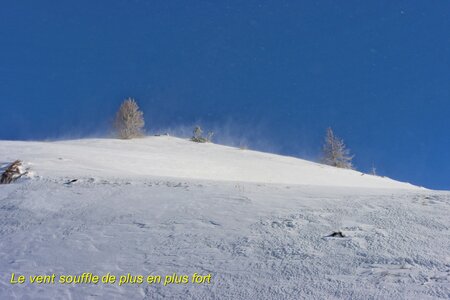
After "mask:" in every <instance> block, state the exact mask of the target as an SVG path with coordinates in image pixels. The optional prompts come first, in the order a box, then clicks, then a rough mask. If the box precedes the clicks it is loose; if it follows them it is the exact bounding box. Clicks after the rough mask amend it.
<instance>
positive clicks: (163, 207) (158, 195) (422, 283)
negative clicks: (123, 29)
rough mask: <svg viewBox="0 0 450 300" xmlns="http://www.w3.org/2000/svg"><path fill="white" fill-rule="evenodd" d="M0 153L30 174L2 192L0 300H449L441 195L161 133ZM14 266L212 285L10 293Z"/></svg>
mask: <svg viewBox="0 0 450 300" xmlns="http://www.w3.org/2000/svg"><path fill="white" fill-rule="evenodd" d="M0 157H1V159H2V161H0V165H4V164H6V163H7V162H12V161H14V160H15V159H20V160H22V161H23V162H24V165H25V167H26V168H28V169H29V172H30V174H31V175H30V176H29V177H28V178H26V179H24V178H22V179H21V180H19V181H18V182H16V183H14V184H11V185H0V236H1V239H0V255H1V257H2V259H1V261H0V270H1V273H0V274H1V276H0V299H163V298H169V299H448V298H450V252H449V249H450V193H449V192H444V191H431V190H427V189H423V188H419V187H416V186H413V185H410V184H407V183H402V182H398V181H395V180H392V179H388V178H382V177H378V176H371V175H367V174H364V175H363V174H362V173H361V172H357V171H351V170H342V169H337V168H332V167H328V166H323V165H320V164H316V163H312V162H309V161H305V160H301V159H296V158H292V157H283V156H278V155H273V154H267V153H261V152H256V151H250V150H241V149H237V148H232V147H225V146H220V145H215V144H197V143H192V142H190V141H186V140H183V139H177V138H173V137H166V136H164V137H149V138H145V139H136V140H129V141H123V140H109V139H89V140H76V141H60V142H10V141H1V142H0ZM75 179H76V181H73V182H71V181H72V180H75ZM337 231H342V233H343V234H344V237H343V238H339V237H327V236H328V235H330V234H332V233H333V232H337ZM13 272H14V273H16V274H18V275H19V274H21V275H26V276H29V275H34V274H53V273H55V274H67V275H80V274H82V273H84V272H92V273H94V274H97V275H103V274H106V273H108V272H109V273H111V274H115V275H122V274H127V273H130V274H132V275H139V274H142V275H162V276H164V275H167V274H173V273H177V274H193V273H195V272H196V273H199V274H201V275H207V274H211V275H212V280H211V284H200V285H199V284H192V283H189V284H181V285H175V284H173V285H167V286H164V285H163V284H148V283H146V282H144V283H142V284H136V285H131V284H124V285H121V286H119V285H118V284H96V285H94V284H81V285H73V284H71V285H61V284H53V285H45V284H41V285H37V284H30V283H25V284H23V285H11V284H10V278H11V273H13Z"/></svg>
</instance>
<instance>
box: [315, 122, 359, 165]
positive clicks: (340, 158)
mask: <svg viewBox="0 0 450 300" xmlns="http://www.w3.org/2000/svg"><path fill="white" fill-rule="evenodd" d="M352 159H353V155H350V150H348V149H347V148H346V147H345V144H344V141H343V140H342V139H340V138H338V137H336V136H335V135H334V133H333V130H332V129H331V128H328V129H327V134H326V136H325V143H324V145H323V158H322V162H323V163H324V164H327V165H330V166H334V167H338V168H344V169H353V165H352Z"/></svg>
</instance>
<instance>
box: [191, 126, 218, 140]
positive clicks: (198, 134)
mask: <svg viewBox="0 0 450 300" xmlns="http://www.w3.org/2000/svg"><path fill="white" fill-rule="evenodd" d="M193 134H194V135H193V136H192V138H191V141H193V142H196V143H210V142H211V141H212V137H213V135H214V133H213V132H212V131H210V132H208V136H207V137H203V136H202V134H203V130H202V129H201V128H200V126H198V125H197V126H195V128H194V131H193Z"/></svg>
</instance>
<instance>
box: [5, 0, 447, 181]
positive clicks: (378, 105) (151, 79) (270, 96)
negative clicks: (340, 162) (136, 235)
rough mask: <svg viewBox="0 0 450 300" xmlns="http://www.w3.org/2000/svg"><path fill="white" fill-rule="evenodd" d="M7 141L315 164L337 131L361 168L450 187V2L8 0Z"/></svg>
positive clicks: (6, 13) (6, 45) (6, 28)
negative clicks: (139, 134)
mask: <svg viewBox="0 0 450 300" xmlns="http://www.w3.org/2000/svg"><path fill="white" fill-rule="evenodd" d="M0 43H1V44H0V101H1V108H2V109H1V112H2V115H1V118H0V139H14V140H22V139H46V138H61V137H80V136H81V137H82V136H95V135H104V134H105V133H106V132H107V128H108V125H109V122H110V121H111V119H112V117H113V115H114V112H115V110H116V109H117V107H118V105H119V104H120V102H121V101H122V100H123V99H124V98H125V97H128V96H132V97H134V98H136V100H137V101H138V103H139V104H140V106H141V108H142V110H143V111H144V113H145V116H146V121H147V130H148V131H149V132H150V133H154V132H155V131H158V130H163V129H164V128H183V127H187V128H190V126H191V125H193V124H195V123H201V124H202V125H203V127H205V128H214V129H215V130H216V136H217V141H218V142H226V143H230V142H234V143H235V144H236V143H237V144H239V143H241V142H242V141H245V142H246V143H248V144H249V146H250V148H255V149H261V150H270V151H275V152H277V153H280V154H287V155H293V156H299V157H304V158H308V159H316V158H317V157H318V155H319V153H320V148H321V144H322V141H323V135H324V133H325V129H326V128H327V127H328V126H331V127H333V128H334V131H335V133H336V134H337V135H338V136H340V137H342V138H343V139H344V140H345V142H346V144H347V146H348V147H349V148H350V149H351V150H352V152H353V153H354V154H356V156H355V165H356V167H357V168H358V169H360V170H362V171H367V170H369V169H370V167H371V166H372V164H374V165H375V166H376V167H377V170H378V171H379V173H380V174H383V175H387V176H389V177H392V178H395V179H399V180H402V181H409V182H412V183H414V184H418V185H423V186H426V187H430V188H437V189H450V149H449V148H450V137H449V129H450V125H449V124H450V122H449V121H448V118H449V116H450V2H449V1H433V2H430V1H425V0H423V1H414V0H413V1H410V0H408V1H388V0H386V1H281V0H277V1H249V0H247V1H143V0H142V1H124V0H122V1H118V0H116V1H113V0H111V1H95V0H90V1H84V0H79V1H5V2H4V3H2V7H1V9H0Z"/></svg>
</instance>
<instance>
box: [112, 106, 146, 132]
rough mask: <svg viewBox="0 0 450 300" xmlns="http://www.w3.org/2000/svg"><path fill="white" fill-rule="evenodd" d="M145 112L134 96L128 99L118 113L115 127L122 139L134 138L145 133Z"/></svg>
mask: <svg viewBox="0 0 450 300" xmlns="http://www.w3.org/2000/svg"><path fill="white" fill-rule="evenodd" d="M144 125H145V122H144V113H143V112H142V111H140V110H139V106H138V105H137V103H136V101H135V100H134V99H132V98H128V99H126V100H125V101H124V102H123V103H122V105H121V106H120V108H119V110H118V111H117V114H116V119H115V122H114V127H115V129H116V134H117V136H118V137H119V138H121V139H132V138H135V137H139V136H142V135H143V128H144Z"/></svg>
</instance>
